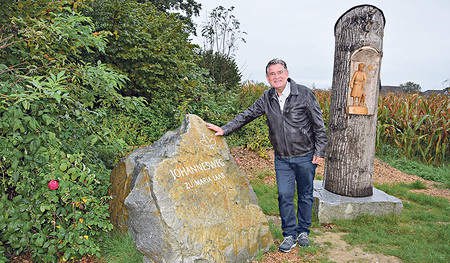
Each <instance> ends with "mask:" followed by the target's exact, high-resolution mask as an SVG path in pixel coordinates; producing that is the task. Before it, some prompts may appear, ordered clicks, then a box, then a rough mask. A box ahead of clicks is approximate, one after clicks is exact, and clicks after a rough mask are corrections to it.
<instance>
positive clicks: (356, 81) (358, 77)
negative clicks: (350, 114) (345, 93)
mask: <svg viewBox="0 0 450 263" xmlns="http://www.w3.org/2000/svg"><path fill="white" fill-rule="evenodd" d="M366 80H367V75H366V72H364V63H359V65H358V70H357V71H355V73H354V74H353V77H352V80H351V81H350V88H351V89H352V91H351V93H350V97H352V98H353V106H364V102H363V101H362V100H361V98H362V96H363V91H364V87H365V85H366ZM364 95H365V94H364ZM356 100H358V105H356ZM361 102H362V104H361Z"/></svg>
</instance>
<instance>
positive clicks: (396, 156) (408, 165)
mask: <svg viewBox="0 0 450 263" xmlns="http://www.w3.org/2000/svg"><path fill="white" fill-rule="evenodd" d="M376 157H377V158H379V159H380V160H382V161H383V162H385V163H387V164H389V165H390V166H392V167H394V168H396V169H398V170H400V171H402V172H404V173H406V174H413V175H417V176H419V177H422V178H423V179H426V180H430V181H435V182H440V183H443V184H444V187H445V188H450V161H447V162H445V163H444V164H442V165H440V166H432V165H425V164H423V163H421V162H419V161H416V160H409V159H407V158H406V157H405V156H402V155H401V154H400V150H399V149H396V148H395V147H392V146H390V145H383V146H381V147H379V148H378V150H377V152H376ZM449 160H450V159H449Z"/></svg>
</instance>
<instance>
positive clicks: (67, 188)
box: [0, 10, 140, 262]
mask: <svg viewBox="0 0 450 263" xmlns="http://www.w3.org/2000/svg"><path fill="white" fill-rule="evenodd" d="M66 11H67V12H65V13H61V14H58V15H54V14H53V15H52V14H49V16H51V18H49V19H50V20H49V21H44V20H41V19H27V20H21V19H16V20H14V19H13V20H12V21H13V24H12V25H11V26H10V27H6V29H5V28H3V31H2V33H3V34H4V35H6V36H10V38H8V40H9V41H10V42H9V43H8V44H10V45H4V46H3V50H2V51H3V54H4V58H5V59H4V61H3V64H0V77H1V79H0V94H1V96H2V100H1V101H0V155H1V156H2V157H1V159H0V178H1V183H0V186H1V187H2V188H3V189H4V191H3V193H2V194H1V196H0V236H1V242H2V243H1V244H0V246H1V247H0V259H2V258H3V259H2V260H5V259H4V256H3V255H4V253H5V252H6V251H9V252H13V253H15V254H20V253H22V252H30V253H31V255H32V257H33V258H34V259H39V260H41V261H46V262H49V261H50V262H55V261H57V260H70V259H72V258H78V257H81V256H82V255H85V254H89V255H96V254H98V251H99V245H98V242H99V240H100V238H101V236H102V235H101V233H102V232H105V231H110V230H111V229H112V225H111V223H110V222H109V219H108V216H109V215H108V205H107V201H108V200H109V197H108V196H107V190H108V186H109V174H110V170H109V169H108V167H111V166H112V165H113V163H114V159H115V158H116V156H117V155H118V154H119V153H121V152H125V151H126V149H127V144H126V143H125V142H124V141H123V140H121V139H120V138H117V137H115V134H113V133H112V132H111V130H109V129H107V128H105V127H104V126H102V125H101V120H103V119H105V118H107V116H106V115H105V112H106V111H105V108H110V107H117V108H122V109H124V110H127V109H132V108H134V107H135V106H137V105H139V104H140V101H139V100H135V99H132V98H124V97H122V96H121V95H120V94H118V93H117V90H118V89H119V88H120V87H121V86H122V85H123V84H124V82H125V81H126V78H125V76H123V75H120V74H118V73H117V72H115V71H113V70H111V69H109V68H108V67H106V66H105V65H104V64H101V63H97V64H95V65H91V64H86V63H79V60H78V58H79V57H78V56H79V54H80V53H79V49H84V50H87V51H89V50H98V51H99V52H101V50H102V47H104V45H105V43H104V42H103V41H102V38H101V37H98V36H97V35H95V34H93V27H92V25H91V24H90V21H89V19H88V18H86V17H83V16H80V15H79V14H76V13H74V12H72V11H71V10H66ZM9 29H13V30H9ZM80 43H82V45H80ZM97 44H98V45H97ZM67 47H73V49H72V48H69V49H68V50H64V51H63V50H62V49H65V48H67ZM30 54H32V55H31V56H30ZM49 54H50V55H49ZM49 56H51V57H50V58H49V59H47V57H49ZM46 60H47V62H46ZM16 62H18V63H21V65H22V67H17V66H16V64H12V63H16Z"/></svg>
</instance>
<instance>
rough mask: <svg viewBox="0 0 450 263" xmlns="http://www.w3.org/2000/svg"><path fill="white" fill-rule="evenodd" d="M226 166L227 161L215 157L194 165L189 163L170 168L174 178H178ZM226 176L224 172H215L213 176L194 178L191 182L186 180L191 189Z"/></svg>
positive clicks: (187, 187)
mask: <svg viewBox="0 0 450 263" xmlns="http://www.w3.org/2000/svg"><path fill="white" fill-rule="evenodd" d="M223 166H225V162H224V161H223V160H222V159H213V160H212V161H210V162H208V161H206V162H201V163H197V164H193V165H187V166H183V167H180V168H175V169H172V170H170V175H171V176H172V177H173V179H174V180H177V179H178V178H181V177H186V176H189V175H192V174H197V173H201V172H207V171H209V170H213V169H217V168H220V167H223ZM224 178H225V174H224V173H218V174H213V175H211V176H207V177H203V178H198V179H192V181H190V182H185V183H184V184H185V186H186V189H190V188H193V187H197V186H201V185H204V184H207V183H212V182H215V181H218V180H221V179H224Z"/></svg>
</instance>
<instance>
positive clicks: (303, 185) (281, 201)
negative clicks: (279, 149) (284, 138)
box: [275, 153, 317, 237]
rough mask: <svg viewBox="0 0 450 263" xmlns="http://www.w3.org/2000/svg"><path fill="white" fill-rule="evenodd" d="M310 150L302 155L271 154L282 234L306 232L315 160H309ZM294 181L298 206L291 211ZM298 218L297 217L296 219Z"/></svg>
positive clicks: (311, 201) (307, 230) (311, 154)
mask: <svg viewBox="0 0 450 263" xmlns="http://www.w3.org/2000/svg"><path fill="white" fill-rule="evenodd" d="M312 159H313V153H310V154H307V155H305V156H300V157H294V158H289V159H281V158H278V157H276V156H275V172H276V176H277V186H278V207H279V209H280V216H281V229H282V230H283V236H285V237H287V236H294V237H296V235H297V234H300V233H302V232H307V233H308V234H309V228H310V227H311V217H312V207H313V192H314V176H315V174H316V167H317V164H313V163H312ZM296 184H297V196H298V207H297V208H298V209H297V216H296V215H295V205H294V195H295V185H296ZM297 218H298V220H297Z"/></svg>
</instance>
